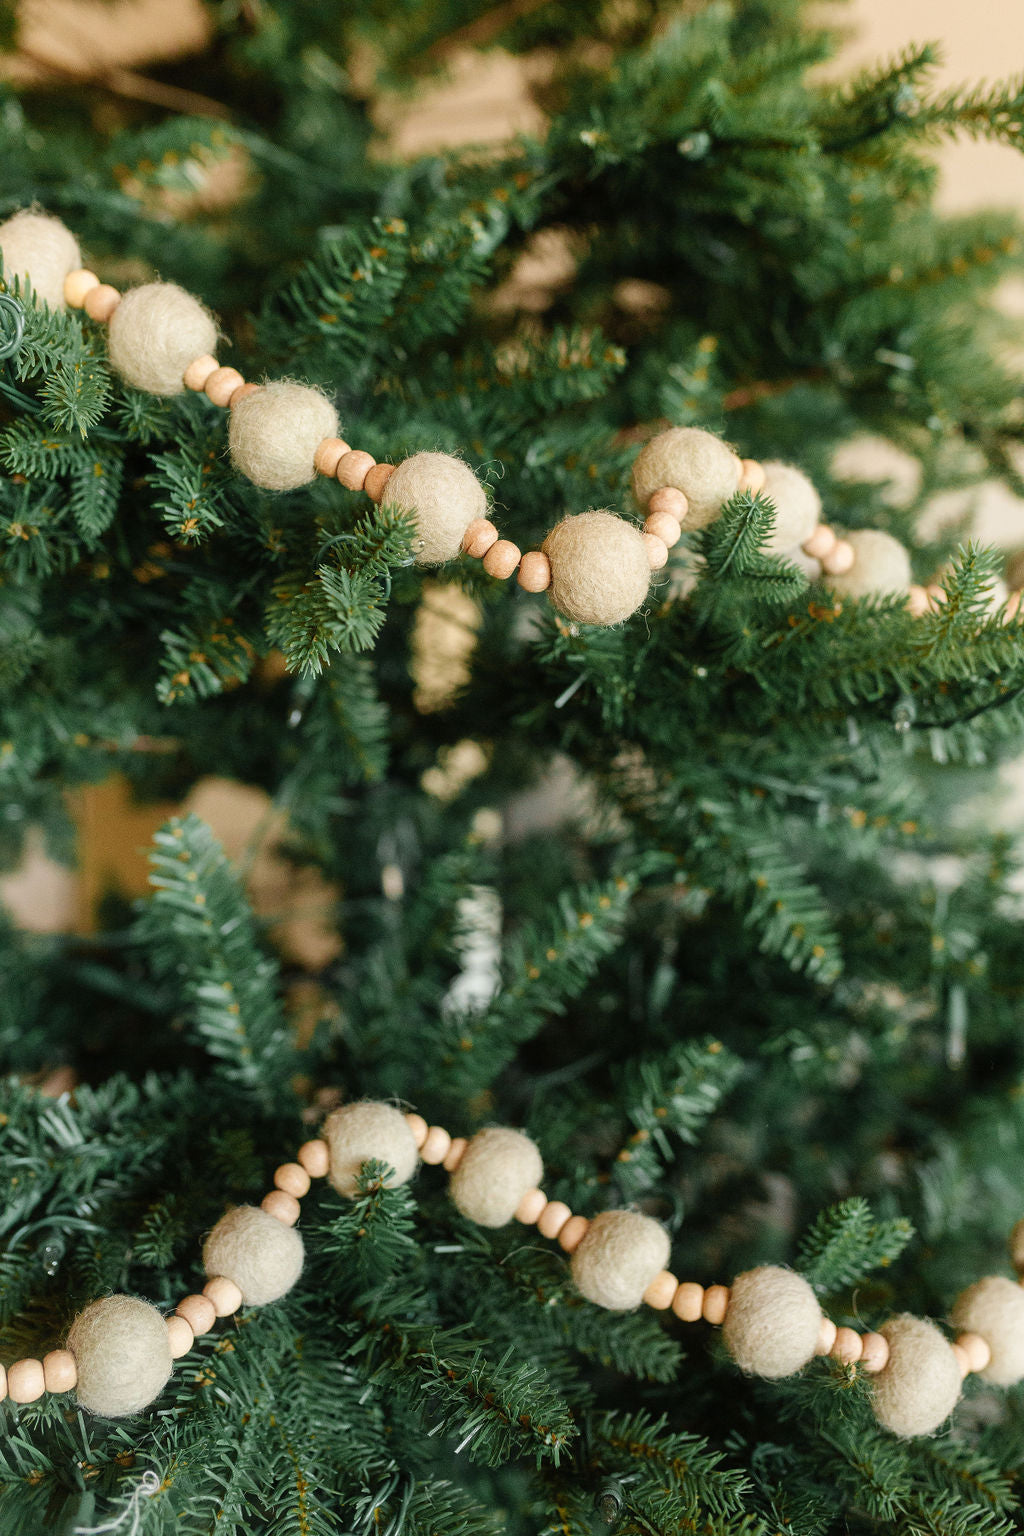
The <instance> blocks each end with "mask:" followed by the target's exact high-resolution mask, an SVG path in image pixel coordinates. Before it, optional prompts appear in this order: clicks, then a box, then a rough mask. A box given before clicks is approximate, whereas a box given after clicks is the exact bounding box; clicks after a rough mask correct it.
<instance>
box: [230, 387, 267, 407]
mask: <svg viewBox="0 0 1024 1536" xmlns="http://www.w3.org/2000/svg"><path fill="white" fill-rule="evenodd" d="M259 387H260V386H259V385H258V384H239V386H238V388H237V389H236V390H235V392H234V394H233V395H232V396H231V399H230V400H229V401H228V410H230V411H233V410H234V408H235V406H236V405H237V404H238V402H239V400H244V399H245V397H246V395H254V394H255V393H256V391H257V390H258V389H259Z"/></svg>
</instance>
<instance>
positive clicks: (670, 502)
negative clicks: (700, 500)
mask: <svg viewBox="0 0 1024 1536" xmlns="http://www.w3.org/2000/svg"><path fill="white" fill-rule="evenodd" d="M689 510H690V504H689V502H688V501H687V499H686V497H685V496H684V495H683V493H682V491H677V490H676V488H675V486H674V485H663V486H661V488H660V489H659V490H657V491H653V492H652V493H651V496H650V499H649V500H648V502H647V515H648V517H658V516H659V515H660V514H661V513H666V514H667V515H668V516H669V517H671V518H674V519H675V521H676V522H677V523H678V524H679V526H680V527H682V525H683V523H684V522H685V520H686V514H687V512H688V511H689ZM655 531H656V530H655V529H652V530H651V532H652V533H653V532H655ZM667 542H668V541H667V540H666V543H667Z"/></svg>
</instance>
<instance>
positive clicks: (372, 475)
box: [363, 464, 395, 504]
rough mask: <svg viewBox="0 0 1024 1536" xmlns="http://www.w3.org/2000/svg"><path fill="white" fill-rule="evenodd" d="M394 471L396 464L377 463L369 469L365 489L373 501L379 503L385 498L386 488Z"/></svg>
mask: <svg viewBox="0 0 1024 1536" xmlns="http://www.w3.org/2000/svg"><path fill="white" fill-rule="evenodd" d="M394 472H395V466H394V464H375V465H374V466H373V468H372V469H370V470H367V472H366V479H365V480H364V481H363V490H364V492H365V493H366V495H367V496H369V498H370V500H371V501H374V502H377V503H378V504H379V503H380V502H382V501H383V500H384V488H385V486H386V485H387V483H388V481H389V480H390V479H391V476H392V475H393V474H394Z"/></svg>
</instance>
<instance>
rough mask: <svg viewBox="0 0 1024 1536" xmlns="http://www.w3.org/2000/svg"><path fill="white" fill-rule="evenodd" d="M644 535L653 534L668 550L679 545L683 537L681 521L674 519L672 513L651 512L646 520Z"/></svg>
mask: <svg viewBox="0 0 1024 1536" xmlns="http://www.w3.org/2000/svg"><path fill="white" fill-rule="evenodd" d="M644 533H653V534H654V537H655V538H656V539H660V540H661V542H662V543H663V544H664V546H665V548H666V549H671V548H672V546H673V544H678V543H679V540H680V539H681V538H682V536H683V530H682V526H681V524H680V522H679V519H678V518H675V517H673V516H672V514H671V512H649V513H648V514H647V517H646V519H645V520H644Z"/></svg>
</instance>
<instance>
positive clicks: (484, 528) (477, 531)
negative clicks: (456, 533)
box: [462, 517, 498, 560]
mask: <svg viewBox="0 0 1024 1536" xmlns="http://www.w3.org/2000/svg"><path fill="white" fill-rule="evenodd" d="M497 542H498V530H497V528H495V526H494V524H493V523H492V522H491V521H490V519H489V518H486V517H474V519H473V521H472V522H471V523H470V525H469V527H468V528H467V529H466V531H465V533H464V534H463V535H462V547H463V549H464V550H465V551H466V554H467V555H471V556H472V558H473V559H474V560H482V559H483V557H484V555H486V553H487V551H488V550H489V549H490V548H491V546H492V545H494V544H497Z"/></svg>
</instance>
